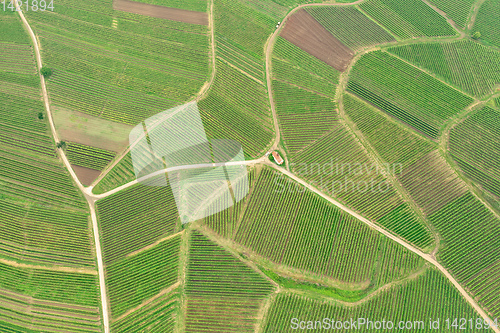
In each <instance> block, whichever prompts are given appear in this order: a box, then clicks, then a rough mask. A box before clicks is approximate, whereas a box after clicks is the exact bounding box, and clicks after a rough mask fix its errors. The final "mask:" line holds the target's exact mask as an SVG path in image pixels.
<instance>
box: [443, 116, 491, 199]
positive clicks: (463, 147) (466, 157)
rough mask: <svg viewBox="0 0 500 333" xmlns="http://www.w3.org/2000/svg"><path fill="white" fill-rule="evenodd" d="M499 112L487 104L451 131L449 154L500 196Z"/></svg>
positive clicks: (471, 174)
mask: <svg viewBox="0 0 500 333" xmlns="http://www.w3.org/2000/svg"><path fill="white" fill-rule="evenodd" d="M499 119H500V112H499V111H498V110H495V109H492V108H490V107H484V108H483V109H481V110H479V111H478V112H476V113H475V114H473V115H472V116H470V117H469V118H467V119H466V120H465V121H463V122H462V123H460V124H458V125H457V126H455V127H454V128H453V129H452V130H451V132H450V143H449V145H450V153H451V156H452V157H453V159H454V160H455V162H457V164H458V165H459V166H460V168H461V169H462V171H463V172H464V173H465V174H466V175H467V176H469V177H470V178H471V179H473V180H474V181H475V182H477V183H478V184H480V185H481V186H482V187H483V188H484V189H486V190H488V191H490V192H491V193H493V194H495V195H496V196H497V197H500V165H499V161H500V121H499Z"/></svg>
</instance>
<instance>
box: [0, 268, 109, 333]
mask: <svg viewBox="0 0 500 333" xmlns="http://www.w3.org/2000/svg"><path fill="white" fill-rule="evenodd" d="M98 304H99V293H98V288H97V276H96V275H90V274H75V273H62V272H51V271H47V270H35V269H19V268H14V267H11V266H7V265H4V264H1V263H0V312H1V313H2V316H1V318H0V329H1V330H2V331H5V332H12V331H21V332H26V331H28V330H33V331H56V330H67V331H72V332H100V331H101V325H102V324H101V314H100V309H99V306H98Z"/></svg>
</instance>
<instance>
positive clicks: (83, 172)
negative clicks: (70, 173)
mask: <svg viewBox="0 0 500 333" xmlns="http://www.w3.org/2000/svg"><path fill="white" fill-rule="evenodd" d="M71 167H72V168H73V170H75V173H76V175H77V176H78V179H80V182H81V183H82V184H83V185H85V186H90V184H92V182H93V181H94V180H96V179H97V177H99V175H100V174H101V171H99V170H94V169H89V168H84V167H81V166H78V165H73V164H71Z"/></svg>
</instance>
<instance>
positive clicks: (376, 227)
mask: <svg viewBox="0 0 500 333" xmlns="http://www.w3.org/2000/svg"><path fill="white" fill-rule="evenodd" d="M13 1H14V3H16V6H17V0H13ZM363 1H364V0H358V1H356V2H353V3H350V4H309V5H301V6H298V7H296V8H294V9H293V10H292V11H290V12H289V13H288V15H287V16H286V17H285V19H284V20H283V22H284V21H286V19H287V18H288V17H289V16H290V15H292V14H293V13H294V12H296V11H297V10H299V9H301V8H303V7H306V6H333V5H336V6H351V5H355V4H359V3H361V2H363ZM212 11H213V2H211V13H210V18H209V20H211V22H210V25H211V27H212V34H213V15H212ZM18 12H19V15H20V17H21V20H22V22H23V24H24V26H25V27H26V29H27V31H28V33H29V35H30V37H31V39H32V42H33V47H34V51H35V56H36V62H37V67H38V69H40V68H41V67H42V59H41V54H40V49H39V45H38V41H37V39H36V36H35V34H34V32H33V30H32V29H31V27H30V25H29V23H28V22H27V20H26V18H25V16H24V13H23V12H22V10H20V11H18ZM280 30H281V26H280V27H279V28H278V29H276V31H275V32H274V33H273V34H272V35H271V36H270V38H269V39H268V41H267V43H266V46H265V54H266V80H267V86H268V95H269V101H270V107H271V112H272V116H273V119H274V122H275V130H276V136H275V140H274V145H273V148H275V147H278V145H279V143H280V128H279V124H278V119H277V113H276V108H275V102H274V98H273V95H272V89H271V58H272V50H273V45H274V42H275V40H276V38H277V37H278V35H279V32H280ZM212 36H213V35H212ZM212 43H213V40H212ZM213 47H214V46H213V44H212V48H213ZM212 74H213V75H215V69H214V72H213V73H212ZM40 82H41V87H42V95H43V99H44V105H45V109H46V112H47V117H48V120H49V123H50V128H51V133H52V136H53V138H54V141H55V142H59V136H58V134H57V132H56V129H55V125H54V121H53V117H52V112H51V109H50V105H49V99H48V94H47V89H46V85H45V80H44V77H43V76H42V75H40ZM209 86H210V84H208V85H207V88H205V89H208V88H209ZM57 153H58V155H59V157H60V158H61V160H62V161H63V163H64V165H65V167H66V168H67V169H68V172H69V173H70V175H71V177H72V178H73V180H74V181H75V184H76V185H77V187H78V188H79V190H80V191H81V192H82V193H83V195H84V196H85V198H86V200H87V202H88V204H89V209H90V213H91V218H92V227H93V233H94V240H95V246H96V257H97V263H98V275H99V285H100V292H101V303H102V304H101V305H102V313H103V326H104V332H106V333H108V332H109V330H110V327H109V313H108V311H109V308H108V301H107V294H106V286H105V279H104V264H103V260H102V252H101V246H100V239H99V230H98V224H97V217H96V212H95V201H96V200H98V199H101V198H104V197H107V196H109V195H112V194H114V193H116V192H118V191H120V190H122V189H124V188H126V187H130V186H132V185H134V184H136V183H138V182H139V181H141V180H146V179H147V178H151V177H154V176H155V175H158V174H161V173H164V172H168V171H172V170H173V168H168V169H165V170H160V171H158V172H156V173H153V174H150V175H148V176H145V177H142V178H140V179H139V180H135V181H132V182H129V183H127V184H125V185H123V186H121V187H119V188H116V189H114V190H111V191H109V192H106V193H104V194H101V195H93V194H92V193H91V188H85V187H84V186H83V185H82V184H81V182H80V181H79V180H78V177H77V176H76V174H75V172H74V171H73V169H72V167H71V165H70V163H69V161H68V159H67V157H66V155H65V153H64V152H63V151H62V150H61V149H58V150H57ZM117 162H118V161H116V162H115V163H117ZM233 163H234V164H232V165H252V164H266V165H269V166H271V167H272V168H274V169H275V170H277V171H278V172H282V173H283V174H285V175H287V176H288V177H290V178H291V179H293V180H295V181H296V182H298V183H300V184H302V185H303V186H305V187H306V188H308V189H309V190H310V191H312V192H314V193H316V194H317V195H319V196H321V197H322V198H324V199H325V200H327V201H329V202H330V203H332V204H333V205H335V206H337V207H338V208H340V209H342V210H344V211H345V212H347V213H348V214H350V215H352V216H354V217H356V218H357V219H358V220H360V221H361V222H363V223H365V224H366V225H368V226H369V227H370V228H372V229H374V230H376V231H378V232H380V233H382V234H384V235H385V236H386V237H388V238H390V239H392V240H393V241H395V242H397V243H398V244H400V245H401V246H403V247H405V248H406V249H408V250H410V251H412V252H414V253H415V254H417V255H419V256H420V257H421V258H423V259H424V260H426V261H427V262H429V263H430V264H432V265H434V266H435V267H436V268H437V269H439V270H440V271H441V273H442V274H444V275H445V276H446V278H447V279H448V280H449V281H450V282H451V283H452V284H453V285H454V286H455V288H456V289H457V290H458V291H459V292H460V293H461V294H462V296H463V297H464V298H465V299H466V301H467V302H468V303H469V304H470V305H471V306H472V307H473V308H474V309H475V310H476V311H477V313H478V314H479V315H481V317H483V318H484V319H487V320H490V319H489V317H488V315H487V314H486V313H485V312H484V311H483V310H482V308H481V307H480V306H479V305H478V304H477V303H476V301H475V300H474V299H473V298H472V297H471V296H470V295H469V294H468V293H467V291H466V290H465V289H464V288H462V286H461V285H460V284H459V283H458V282H457V281H456V280H455V279H454V278H453V276H452V275H451V274H450V273H449V272H448V271H447V270H446V269H445V268H444V267H443V266H442V265H441V264H440V263H439V262H437V260H436V259H435V257H434V256H433V255H430V254H426V253H424V252H422V251H421V250H419V249H417V248H415V247H414V246H412V245H411V244H408V243H407V242H405V241H404V240H402V239H401V238H399V237H398V236H395V235H393V234H392V233H391V232H389V231H387V230H385V229H384V228H382V227H380V226H379V225H377V224H376V223H374V222H372V221H370V220H368V219H366V218H364V217H363V216H361V215H360V214H358V213H356V212H354V211H353V210H351V209H350V208H348V207H347V206H345V205H343V204H342V203H339V202H337V201H336V200H334V199H333V198H331V197H329V196H327V195H326V194H324V193H322V192H321V191H319V190H318V189H316V188H315V187H313V186H312V185H310V184H308V183H307V182H306V181H304V180H302V179H301V178H299V177H297V176H296V175H294V174H293V173H291V172H290V171H288V170H286V169H284V168H281V167H278V166H276V165H275V164H273V163H271V162H270V161H268V160H267V157H266V156H264V157H261V158H259V159H256V160H251V161H243V162H233ZM220 165H231V164H230V163H227V164H226V163H217V164H199V165H193V166H182V167H177V169H176V170H179V169H192V168H201V167H214V166H220ZM146 177H147V178H146ZM493 331H494V332H496V333H500V330H499V329H498V328H493Z"/></svg>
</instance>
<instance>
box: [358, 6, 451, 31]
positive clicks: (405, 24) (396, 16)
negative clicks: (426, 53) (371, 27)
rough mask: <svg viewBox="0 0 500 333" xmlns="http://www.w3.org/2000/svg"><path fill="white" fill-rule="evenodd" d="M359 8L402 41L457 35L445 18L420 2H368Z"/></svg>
mask: <svg viewBox="0 0 500 333" xmlns="http://www.w3.org/2000/svg"><path fill="white" fill-rule="evenodd" d="M359 7H360V8H361V9H362V10H363V11H365V12H366V13H368V15H370V16H371V17H373V18H374V19H375V20H376V21H377V22H379V23H380V24H381V25H382V26H384V27H386V28H387V29H389V31H391V32H392V33H393V34H394V35H396V36H398V37H399V38H401V39H407V38H415V37H421V36H427V37H437V36H453V35H456V34H457V32H456V31H455V30H454V29H453V28H452V27H451V25H450V24H449V23H448V22H446V19H445V18H444V17H442V16H441V15H439V14H438V13H437V12H436V11H434V10H433V9H432V8H431V7H429V6H428V5H427V4H426V3H424V2H423V1H420V0H405V1H404V2H402V1H399V0H368V1H365V2H363V3H361V4H360V5H359Z"/></svg>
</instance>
